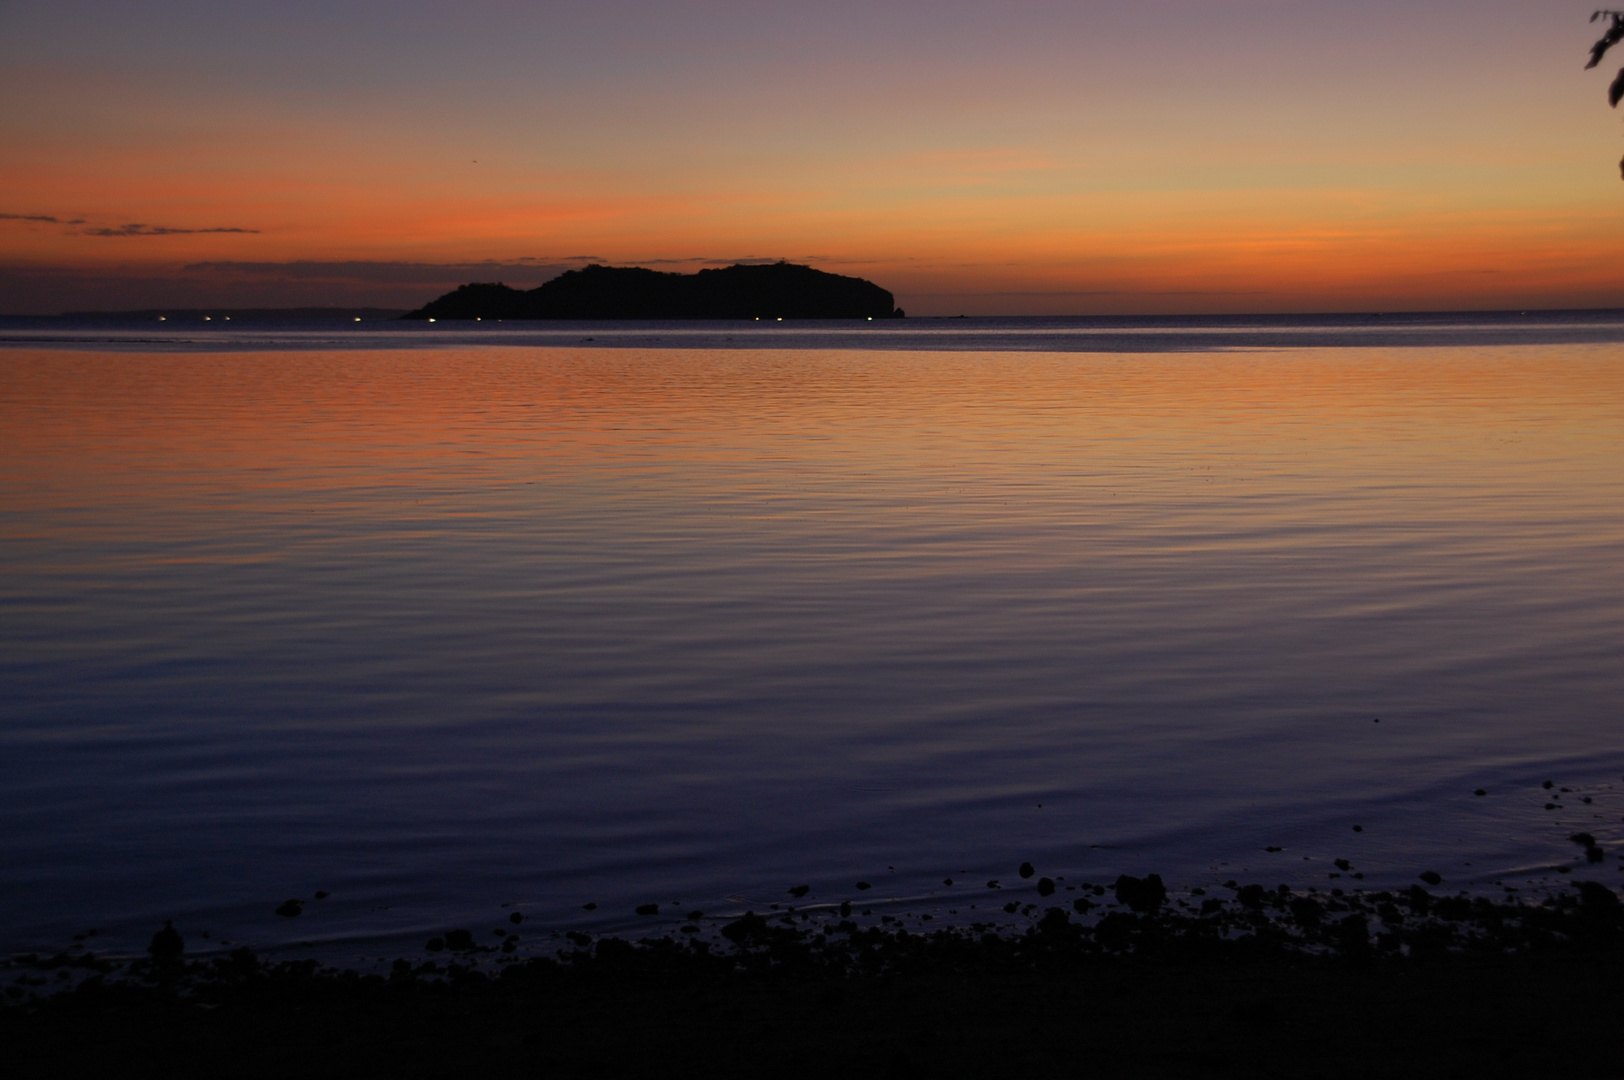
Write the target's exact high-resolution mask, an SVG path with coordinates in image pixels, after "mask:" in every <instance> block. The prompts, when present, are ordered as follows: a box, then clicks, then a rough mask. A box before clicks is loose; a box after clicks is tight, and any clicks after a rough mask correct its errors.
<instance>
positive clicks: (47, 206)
mask: <svg viewBox="0 0 1624 1080" xmlns="http://www.w3.org/2000/svg"><path fill="white" fill-rule="evenodd" d="M1593 6H1594V5H1593V0H1587V2H1586V3H1582V4H1581V3H1569V2H1548V0H1542V2H1538V3H1535V2H1531V0H1472V2H1465V0H1363V2H1360V3H1348V2H1346V0H1341V2H1331V0H1200V2H1195V0H1171V2H1163V3H1156V4H1140V3H1132V4H1130V3H1125V2H1120V0H1113V2H1104V0H1067V2H1060V0H1005V2H1002V3H998V4H992V3H967V2H962V0H934V2H931V3H924V2H894V0H865V2H862V3H857V2H850V0H826V2H823V3H819V4H807V3H793V4H792V3H784V2H777V0H754V2H750V3H744V2H734V0H694V2H689V3H683V4H656V3H652V2H649V0H596V2H594V3H592V4H562V3H520V2H495V0H464V2H461V3H456V4H452V3H424V2H411V0H397V2H389V3H385V2H383V0H350V2H343V0H338V2H334V0H326V2H322V3H315V2H308V0H283V2H280V3H277V4H266V3H263V2H255V3H247V2H240V0H208V2H203V0H171V2H164V0H121V2H117V3H114V2H111V0H55V2H53V3H50V4H24V3H21V2H18V0H0V96H3V100H4V102H5V108H4V109H3V110H0V312H7V313H30V312H35V313H38V312H55V311H60V310H64V309H75V308H80V309H83V308H128V307H143V306H149V305H175V306H194V307H207V306H211V305H238V306H286V305H297V304H341V305H348V304H379V305H388V306H416V305H418V304H420V303H422V302H424V301H426V300H428V299H430V298H431V297H433V296H434V295H437V294H438V293H440V292H443V291H445V290H446V289H448V288H450V287H451V286H453V285H455V284H457V283H459V282H462V281H469V280H503V281H506V282H507V283H508V284H511V285H520V286H532V285H535V284H539V283H540V282H542V281H544V280H546V279H548V278H549V277H551V276H553V275H555V274H556V273H558V272H559V271H560V270H563V269H567V268H569V267H572V266H579V265H583V264H584V263H585V262H588V261H600V262H608V263H613V264H621V265H645V266H656V267H660V268H667V269H685V270H692V269H697V268H699V267H702V266H707V265H724V264H727V263H730V262H734V261H739V260H770V259H779V258H785V259H790V260H792V261H796V262H807V263H810V264H812V265H814V266H817V267H819V268H822V269H825V270H830V271H834V272H838V273H848V274H856V275H859V276H862V277H867V278H870V279H872V280H874V281H876V282H878V283H879V284H881V285H883V286H885V287H886V288H889V289H891V290H892V291H893V292H894V293H896V295H897V300H898V302H899V303H900V304H901V305H902V306H903V307H905V308H907V309H908V311H909V312H910V313H911V314H958V313H960V312H965V313H970V314H1005V313H1007V314H1091V313H1141V312H1219V311H1250V312H1269V311H1344V310H1396V309H1427V308H1433V309H1442V308H1498V307H1594V306H1620V305H1624V182H1621V181H1620V177H1619V167H1618V164H1617V162H1618V158H1619V155H1620V153H1624V137H1621V136H1624V124H1621V121H1624V117H1621V116H1620V115H1619V114H1617V113H1614V112H1613V111H1611V110H1609V109H1608V107H1607V102H1606V86H1607V83H1608V82H1609V81H1610V79H1611V77H1612V73H1613V71H1614V70H1616V68H1617V67H1618V65H1619V64H1621V63H1624V51H1621V52H1620V54H1619V55H1618V56H1617V57H1616V58H1610V59H1612V62H1610V63H1607V64H1604V65H1603V68H1602V70H1600V71H1588V72H1587V71H1584V70H1583V64H1584V61H1585V59H1586V54H1587V50H1588V47H1589V45H1590V43H1591V42H1592V41H1593V40H1594V39H1595V37H1596V36H1597V28H1596V27H1594V26H1591V25H1589V24H1587V22H1586V19H1587V18H1588V16H1589V14H1590V11H1591V10H1592V7H1593Z"/></svg>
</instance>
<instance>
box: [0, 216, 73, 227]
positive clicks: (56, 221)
mask: <svg viewBox="0 0 1624 1080" xmlns="http://www.w3.org/2000/svg"><path fill="white" fill-rule="evenodd" d="M0 221H40V222H44V223H45V224H47V225H83V224H84V223H85V219H84V218H73V219H71V220H64V219H63V218H58V217H52V216H51V215H50V214H0Z"/></svg>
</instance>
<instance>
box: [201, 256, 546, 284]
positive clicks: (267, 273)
mask: <svg viewBox="0 0 1624 1080" xmlns="http://www.w3.org/2000/svg"><path fill="white" fill-rule="evenodd" d="M183 269H184V270H186V271H187V272H189V273H205V274H228V275H236V276H240V277H252V278H280V279H282V280H285V281H358V282H366V283H369V284H382V285H442V284H445V283H446V282H459V281H474V280H480V281H489V280H491V279H492V278H494V277H499V276H501V275H503V274H511V275H513V276H515V277H517V278H519V279H521V280H533V279H535V278H536V277H537V276H538V275H542V274H545V275H546V276H548V277H552V276H554V275H556V274H559V273H561V272H563V271H564V270H566V269H568V267H567V266H564V265H560V264H557V263H554V264H547V263H535V262H530V261H528V260H526V261H524V262H497V261H496V260H494V259H491V260H487V261H485V262H472V263H418V262H388V261H370V260H362V259H351V260H344V261H333V262H323V261H318V260H315V259H298V260H294V261H292V262H225V261H214V262H196V263H188V264H187V265H186V266H185V267H183Z"/></svg>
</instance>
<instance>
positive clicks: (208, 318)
mask: <svg viewBox="0 0 1624 1080" xmlns="http://www.w3.org/2000/svg"><path fill="white" fill-rule="evenodd" d="M203 321H204V322H213V321H214V316H213V315H205V316H203Z"/></svg>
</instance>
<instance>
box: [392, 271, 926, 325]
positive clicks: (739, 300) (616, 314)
mask: <svg viewBox="0 0 1624 1080" xmlns="http://www.w3.org/2000/svg"><path fill="white" fill-rule="evenodd" d="M902 314H903V313H902V309H901V308H899V307H896V306H895V301H894V300H893V298H892V296H891V294H890V293H889V292H887V291H886V290H884V289H882V288H880V287H879V286H878V285H876V284H874V283H873V282H872V281H864V280H863V279H862V278H854V277H843V276H842V275H840V274H828V273H824V272H823V271H822V270H814V269H812V268H811V267H810V266H797V265H795V264H793V263H784V262H780V263H773V264H770V265H766V266H729V267H727V268H725V269H722V270H701V271H699V272H698V273H697V274H668V273H662V272H660V271H658V270H645V269H643V268H641V267H613V266H597V265H593V266H588V267H585V268H583V269H580V270H570V271H567V272H565V273H563V274H560V275H559V276H558V277H556V278H554V279H553V280H551V281H549V282H547V283H546V284H545V285H542V286H541V287H539V288H535V289H531V290H529V291H528V292H524V291H521V290H519V289H512V288H509V287H508V286H506V285H502V284H473V285H463V286H461V287H459V288H458V289H457V290H456V291H455V292H449V293H446V294H445V295H444V296H442V297H440V298H439V299H438V300H435V301H432V302H430V303H428V304H425V305H424V306H423V307H420V308H418V309H417V310H416V311H414V312H411V313H410V314H408V315H405V316H402V317H403V318H407V319H773V318H781V319H895V318H901V317H902Z"/></svg>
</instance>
